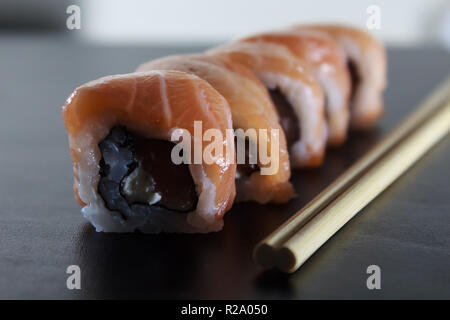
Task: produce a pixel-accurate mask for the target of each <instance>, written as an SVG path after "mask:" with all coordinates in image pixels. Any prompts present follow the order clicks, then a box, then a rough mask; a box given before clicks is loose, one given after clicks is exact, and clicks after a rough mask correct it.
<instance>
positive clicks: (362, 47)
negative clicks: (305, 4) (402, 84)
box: [294, 25, 387, 129]
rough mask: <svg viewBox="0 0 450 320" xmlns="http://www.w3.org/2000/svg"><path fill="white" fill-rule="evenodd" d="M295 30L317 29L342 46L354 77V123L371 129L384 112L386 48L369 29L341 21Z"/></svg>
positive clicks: (351, 74) (352, 96) (352, 97)
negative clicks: (364, 29)
mask: <svg viewBox="0 0 450 320" xmlns="http://www.w3.org/2000/svg"><path fill="white" fill-rule="evenodd" d="M294 29H295V30H315V31H322V32H326V33H328V34H329V35H331V36H332V37H333V38H334V39H335V40H336V41H337V43H338V44H339V45H340V46H341V47H342V48H343V50H344V51H345V54H346V57H347V64H348V69H349V72H350V76H351V81H352V89H351V102H350V110H351V119H350V122H351V126H352V127H353V128H356V129H369V128H371V127H373V125H374V124H375V123H376V121H377V120H378V119H379V118H380V117H381V116H382V115H383V113H384V107H383V91H384V88H385V87H386V68H387V67H386V52H385V49H384V47H383V45H382V44H381V43H380V42H378V41H377V40H376V39H375V38H374V37H373V36H371V35H370V34H369V33H367V32H364V31H362V30H360V29H356V28H352V27H347V26H339V25H298V26H296V27H294Z"/></svg>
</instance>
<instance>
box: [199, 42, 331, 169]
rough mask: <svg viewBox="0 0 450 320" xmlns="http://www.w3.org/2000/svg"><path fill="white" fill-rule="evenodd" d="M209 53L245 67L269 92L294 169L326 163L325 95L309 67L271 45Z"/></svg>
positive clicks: (237, 44) (239, 44)
mask: <svg viewBox="0 0 450 320" xmlns="http://www.w3.org/2000/svg"><path fill="white" fill-rule="evenodd" d="M207 53H208V54H211V55H219V56H225V57H227V58H228V59H230V60H231V61H233V62H235V63H240V64H242V65H245V66H246V67H248V68H249V69H251V70H252V71H253V72H254V73H255V75H256V76H257V77H258V78H259V79H260V80H261V81H262V82H263V83H264V85H265V86H266V87H267V88H268V89H269V92H270V95H271V98H272V100H273V102H274V104H275V106H276V108H277V111H278V114H279V116H280V124H281V126H282V128H283V129H284V132H285V135H286V140H287V144H288V148H289V151H290V156H291V161H292V164H293V166H294V167H306V166H318V165H320V164H321V163H322V161H323V157H324V153H325V146H326V140H327V127H326V120H325V113H324V95H323V92H322V88H321V86H320V84H319V83H318V82H317V80H316V79H315V76H314V74H313V72H312V71H311V69H310V66H309V65H308V64H307V63H305V62H303V61H301V60H299V59H298V58H296V57H295V56H294V55H293V54H291V53H290V52H289V50H288V49H287V48H285V47H284V46H282V45H279V44H275V43H268V42H255V43H251V42H234V43H231V44H229V45H224V46H221V47H218V48H214V49H212V50H209V51H208V52H207Z"/></svg>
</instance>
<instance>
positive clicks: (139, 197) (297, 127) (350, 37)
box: [62, 25, 386, 233]
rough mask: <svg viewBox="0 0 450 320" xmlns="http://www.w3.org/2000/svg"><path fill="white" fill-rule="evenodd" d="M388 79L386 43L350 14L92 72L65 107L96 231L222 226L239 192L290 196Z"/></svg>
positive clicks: (80, 187)
mask: <svg viewBox="0 0 450 320" xmlns="http://www.w3.org/2000/svg"><path fill="white" fill-rule="evenodd" d="M385 85H386V54H385V49H384V47H383V46H382V45H381V44H380V43H379V42H378V41H377V40H376V39H375V38H374V37H373V36H372V35H370V34H369V33H368V32H366V31H363V30H359V29H357V28H354V27H348V26H342V25H296V26H293V27H290V28H287V29H284V30H277V31H273V32H264V33H260V34H256V35H250V36H247V37H244V38H241V39H238V40H235V41H233V42H231V43H228V44H225V45H221V46H219V47H215V48H212V49H210V50H207V51H206V52H203V53H198V54H187V55H176V56H169V57H164V58H160V59H156V60H152V61H150V62H147V63H144V64H142V65H140V66H139V67H138V68H137V69H136V70H135V71H134V72H132V73H129V74H120V75H112V76H107V77H103V78H100V79H97V80H94V81H91V82H88V83H86V84H84V85H82V86H80V87H78V88H76V89H75V90H74V91H73V92H72V93H71V94H70V96H69V97H68V99H67V101H66V103H65V105H64V106H63V109H62V115H63V120H64V123H65V127H66V129H67V132H68V135H69V146H70V152H71V156H72V160H73V171H74V192H75V198H76V199H77V201H78V202H79V204H80V205H81V206H82V210H81V211H82V214H83V216H84V217H85V218H86V219H87V220H89V221H90V222H91V223H92V225H93V226H94V227H95V228H96V230H97V231H104V232H134V231H140V232H144V233H158V232H177V233H207V232H213V231H219V230H221V229H222V227H223V216H224V214H225V213H226V212H227V211H228V210H230V209H231V207H232V205H233V203H234V202H235V201H255V202H258V203H261V204H265V203H269V202H272V203H285V202H288V201H289V200H290V199H292V198H293V197H294V196H295V194H296V191H295V190H294V188H293V186H292V184H291V182H290V181H289V180H290V177H291V170H297V169H299V168H305V167H315V166H319V165H320V164H321V163H322V162H323V159H324V156H325V150H326V148H327V146H334V147H335V146H339V145H341V144H342V143H343V142H344V141H345V140H346V137H347V134H348V131H349V129H361V130H367V129H370V128H371V127H373V126H374V124H375V123H376V122H377V120H378V119H379V118H380V117H381V116H382V114H383V110H384V108H383V98H382V95H383V90H384V88H385ZM199 130H200V131H199ZM230 132H231V133H230ZM238 132H239V135H238V134H237V133H238ZM230 150H231V152H230ZM191 151H192V152H191ZM191 153H192V154H191ZM208 154H209V155H210V157H209V161H208V159H206V158H208V157H206V156H205V155H208ZM198 155H200V156H198ZM202 155H203V157H202ZM237 159H240V161H237ZM297 192H299V190H297Z"/></svg>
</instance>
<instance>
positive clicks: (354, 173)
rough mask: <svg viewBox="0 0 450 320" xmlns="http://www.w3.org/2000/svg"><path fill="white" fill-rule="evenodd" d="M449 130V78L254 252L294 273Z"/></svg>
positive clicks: (260, 258)
mask: <svg viewBox="0 0 450 320" xmlns="http://www.w3.org/2000/svg"><path fill="white" fill-rule="evenodd" d="M449 131H450V79H448V80H447V81H445V83H444V84H443V85H441V86H440V87H439V88H438V89H437V90H435V91H434V92H433V93H432V94H431V95H430V96H429V97H428V98H427V99H426V100H425V101H424V102H423V103H422V104H421V105H420V106H419V107H418V108H417V109H416V110H415V111H414V112H413V113H412V114H411V115H409V116H408V117H407V118H406V119H405V120H404V121H403V122H402V123H401V124H400V125H398V126H397V127H396V128H395V129H394V130H393V131H392V132H391V133H390V134H389V135H388V136H387V137H386V138H384V139H383V140H382V141H380V143H378V144H377V145H376V146H375V148H373V149H372V150H371V151H370V152H369V153H367V154H366V155H365V156H364V157H362V158H361V159H360V160H359V161H357V162H356V163H355V164H354V165H353V166H351V167H350V168H349V169H348V170H347V171H345V172H344V173H343V174H342V175H341V176H340V177H339V178H337V179H336V180H335V181H334V182H333V183H332V184H331V185H329V186H328V187H327V188H326V189H325V190H324V191H323V192H321V193H320V194H319V195H318V196H317V197H315V198H314V199H313V200H312V201H311V202H309V203H308V204H307V205H306V206H305V207H303V208H302V209H301V210H300V211H298V212H297V213H295V214H294V215H293V216H292V217H291V218H290V219H289V220H288V221H286V222H285V223H284V224H283V225H281V226H280V227H279V228H278V229H277V230H275V231H274V232H273V233H272V234H270V235H269V236H268V237H267V238H265V239H264V240H262V241H261V242H260V243H259V244H258V245H257V246H256V248H255V250H254V258H255V260H256V261H257V262H258V263H259V264H260V265H262V266H264V267H274V266H275V267H277V268H278V269H280V270H282V271H284V272H289V273H292V272H294V271H296V270H297V269H298V268H299V267H300V266H301V265H302V264H303V263H304V262H305V261H306V260H307V259H308V258H309V257H310V256H311V255H312V254H313V253H314V252H315V251H316V250H317V249H319V248H320V247H321V246H322V245H323V244H324V243H325V242H326V241H327V240H328V239H329V238H330V237H331V236H333V234H335V233H336V232H337V231H338V230H339V229H340V228H341V227H342V226H344V225H345V224H346V223H347V222H348V221H349V220H350V219H351V218H353V217H354V216H355V215H356V214H357V213H358V212H359V211H360V210H361V209H363V208H364V207H365V206H366V205H367V204H368V203H369V202H370V201H372V200H373V199H374V198H375V197H376V196H378V195H379V194H380V193H381V192H382V191H383V190H385V189H386V188H387V187H388V186H389V185H390V184H391V183H392V182H394V181H395V180H396V179H397V178H398V177H399V176H400V175H402V174H403V173H404V172H405V171H406V170H407V169H408V168H409V167H411V166H412V165H413V164H414V163H415V162H416V161H417V160H418V159H420V158H421V157H422V156H423V155H424V154H425V153H426V152H427V151H428V150H429V149H430V148H431V147H433V146H434V145H435V144H436V143H437V142H438V141H439V140H440V139H442V138H443V137H445V136H446V135H447V134H448V132H449Z"/></svg>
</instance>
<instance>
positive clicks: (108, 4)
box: [0, 0, 450, 47]
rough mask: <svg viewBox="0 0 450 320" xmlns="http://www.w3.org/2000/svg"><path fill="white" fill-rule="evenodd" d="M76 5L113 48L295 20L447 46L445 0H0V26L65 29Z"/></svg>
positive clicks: (81, 33) (98, 39)
mask: <svg viewBox="0 0 450 320" xmlns="http://www.w3.org/2000/svg"><path fill="white" fill-rule="evenodd" d="M72 4H76V5H78V6H79V7H80V9H81V30H76V32H72V36H73V35H74V34H76V35H77V36H78V37H79V38H80V39H82V40H86V41H90V42H95V43H107V44H111V43H113V44H116V45H117V44H118V45H130V44H147V45H149V44H150V45H152V44H159V45H161V44H169V45H172V44H174V45H179V44H183V45H186V44H189V45H193V44H194V45H196V44H205V43H206V44H209V43H218V42H224V41H229V40H230V39H233V38H236V37H239V36H242V35H245V34H247V33H251V32H255V31H262V30H266V29H276V28H282V27H285V26H288V25H290V24H294V23H308V22H341V23H347V24H352V25H355V26H359V27H363V28H367V20H368V18H369V16H370V14H371V13H370V12H368V8H370V6H373V5H375V6H377V8H379V14H380V15H379V16H380V27H379V28H376V29H372V30H371V32H372V33H373V34H374V35H375V36H377V37H379V38H380V39H381V40H382V41H383V42H385V43H387V44H388V45H396V46H414V45H420V44H430V43H432V44H440V45H443V46H446V47H450V1H448V0H427V1H425V0H396V1H388V0H378V1H373V0H341V1H330V0H315V1H293V0H277V1H273V0H248V1H242V0H227V1H218V0H214V1H211V0H189V1H185V0H166V1H161V0H147V1H145V0H127V1H120V0H84V1H83V0H42V1H33V0H0V30H1V31H2V32H4V31H12V30H18V31H21V32H24V31H32V32H39V31H46V32H48V31H58V30H59V31H67V28H66V19H67V18H68V16H69V15H68V14H67V13H66V9H67V7H68V6H69V5H72Z"/></svg>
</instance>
